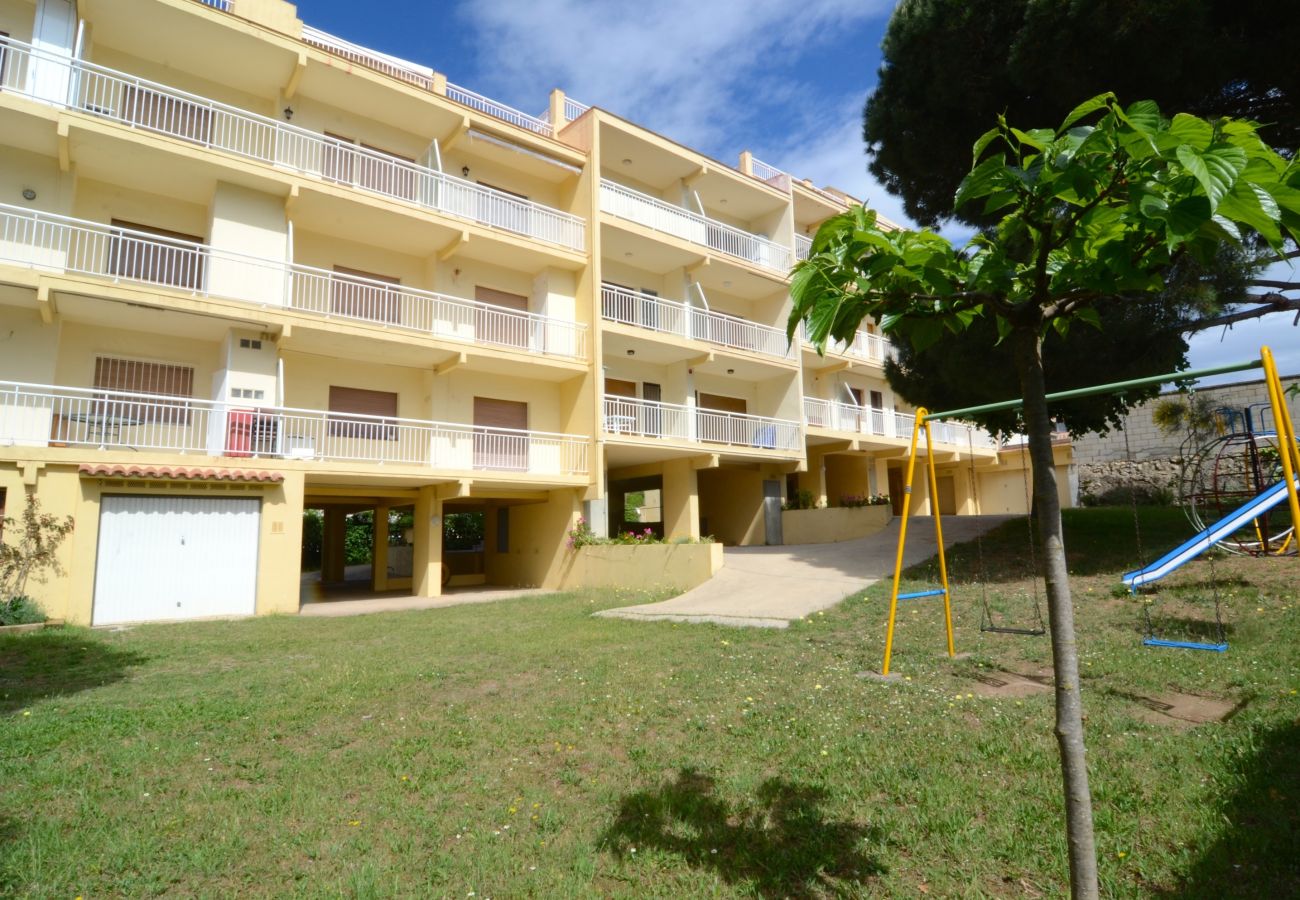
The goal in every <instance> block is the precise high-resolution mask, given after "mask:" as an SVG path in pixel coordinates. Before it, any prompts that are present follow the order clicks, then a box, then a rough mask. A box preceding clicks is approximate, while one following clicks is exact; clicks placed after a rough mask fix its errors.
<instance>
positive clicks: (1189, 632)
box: [1142, 615, 1236, 641]
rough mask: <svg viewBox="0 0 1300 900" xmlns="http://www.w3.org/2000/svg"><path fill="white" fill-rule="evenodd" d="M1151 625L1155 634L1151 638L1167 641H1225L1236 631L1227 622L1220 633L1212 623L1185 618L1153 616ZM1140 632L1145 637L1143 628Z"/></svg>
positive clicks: (1217, 627)
mask: <svg viewBox="0 0 1300 900" xmlns="http://www.w3.org/2000/svg"><path fill="white" fill-rule="evenodd" d="M1151 624H1152V626H1153V628H1154V630H1155V634H1153V635H1151V636H1152V637H1158V638H1164V639H1165V640H1167V641H1169V640H1172V641H1218V640H1225V641H1226V640H1227V639H1228V638H1230V637H1232V635H1233V632H1235V631H1236V629H1235V628H1233V626H1232V624H1231V623H1228V622H1224V623H1223V630H1222V632H1220V630H1219V626H1218V625H1217V624H1216V623H1215V622H1213V621H1207V620H1206V619H1190V618H1187V617H1185V616H1155V615H1153V616H1152V617H1151ZM1142 631H1143V632H1144V636H1145V631H1146V628H1145V626H1143V628H1142Z"/></svg>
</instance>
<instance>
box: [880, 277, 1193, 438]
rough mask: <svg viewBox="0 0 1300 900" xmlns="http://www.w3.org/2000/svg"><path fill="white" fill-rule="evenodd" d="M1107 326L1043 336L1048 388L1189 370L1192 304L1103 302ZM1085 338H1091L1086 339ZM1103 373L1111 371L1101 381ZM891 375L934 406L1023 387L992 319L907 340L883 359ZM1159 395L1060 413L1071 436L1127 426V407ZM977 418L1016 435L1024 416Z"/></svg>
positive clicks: (1136, 393)
mask: <svg viewBox="0 0 1300 900" xmlns="http://www.w3.org/2000/svg"><path fill="white" fill-rule="evenodd" d="M1097 314H1098V317H1099V319H1100V321H1101V326H1102V331H1100V332H1099V331H1097V330H1096V329H1091V328H1089V329H1078V330H1075V331H1072V332H1070V333H1069V334H1068V335H1067V336H1066V337H1062V336H1061V335H1060V334H1058V333H1057V332H1055V331H1052V332H1049V333H1048V334H1046V335H1045V336H1044V338H1043V361H1044V363H1043V368H1044V374H1045V376H1046V377H1047V388H1048V391H1049V392H1050V393H1054V392H1056V391H1068V390H1073V389H1074V388H1081V387H1087V386H1088V385H1091V384H1096V383H1097V382H1098V381H1099V380H1104V381H1124V380H1127V379H1131V378H1142V377H1145V376H1148V375H1154V374H1157V373H1160V372H1172V371H1174V370H1176V369H1180V368H1184V367H1185V364H1186V358H1187V341H1186V340H1185V339H1184V337H1183V335H1182V333H1181V325H1182V324H1183V323H1185V322H1186V321H1187V318H1188V312H1187V310H1186V308H1185V307H1184V306H1183V305H1181V304H1177V303H1169V302H1161V301H1160V300H1156V299H1153V300H1139V301H1124V300H1120V301H1118V302H1109V303H1102V304H1099V306H1098V310H1097ZM1085 338H1086V339H1085ZM1099 372H1104V373H1105V376H1104V377H1103V378H1099V377H1098V374H1097V373H1099ZM885 378H886V379H887V380H888V381H889V385H890V387H892V388H893V389H894V390H895V391H896V392H897V393H898V394H899V395H900V396H902V397H904V398H905V399H907V400H908V402H910V403H912V404H914V405H916V406H925V407H927V408H929V409H960V408H965V407H970V406H978V405H980V404H982V403H987V402H988V400H989V398H990V397H1002V398H1007V397H1015V396H1018V394H1019V392H1020V384H1019V382H1018V381H1017V377H1016V366H1015V360H1014V358H1013V351H1012V346H1011V344H1010V343H1009V342H1006V341H1000V340H999V335H998V331H997V327H996V326H995V324H994V323H993V321H992V320H991V319H988V318H977V319H975V320H973V321H972V322H971V323H970V326H969V327H967V328H966V329H965V330H964V331H963V332H961V334H951V333H950V334H947V335H946V336H945V337H944V338H941V339H940V340H939V341H937V342H935V343H934V344H931V345H930V346H928V347H926V348H925V349H923V350H918V349H916V348H915V347H913V346H912V345H911V344H908V343H906V342H904V343H900V344H898V345H897V346H896V348H895V353H894V358H893V359H890V360H887V361H886V362H885ZM1159 393H1160V387H1159V386H1158V385H1153V386H1151V387H1147V388H1137V389H1134V390H1131V391H1128V392H1127V393H1125V394H1124V395H1123V396H1121V395H1118V394H1102V395H1097V396H1093V397H1082V398H1079V399H1076V400H1070V401H1067V402H1064V403H1060V404H1057V405H1056V406H1055V407H1053V410H1052V411H1053V414H1054V417H1055V418H1056V419H1057V420H1058V421H1062V420H1063V421H1064V422H1065V423H1066V426H1067V427H1068V429H1069V430H1070V432H1071V433H1072V434H1074V435H1075V436H1080V435H1083V434H1087V433H1090V432H1098V433H1103V434H1104V433H1105V432H1106V431H1107V430H1109V429H1110V428H1113V427H1122V423H1123V419H1124V415H1125V413H1126V412H1127V411H1128V409H1129V408H1130V407H1132V406H1134V405H1136V404H1139V403H1141V402H1143V401H1145V400H1149V399H1151V398H1152V397H1155V396H1156V395H1157V394H1159ZM970 418H971V421H974V422H975V423H976V424H978V425H979V426H981V427H982V428H984V429H986V430H988V431H990V432H992V433H994V434H1000V435H1004V436H1005V435H1009V434H1014V433H1018V432H1019V430H1020V413H1019V412H1018V411H1017V410H1014V409H1003V410H995V411H993V412H987V413H983V414H979V415H974V416H971V417H970Z"/></svg>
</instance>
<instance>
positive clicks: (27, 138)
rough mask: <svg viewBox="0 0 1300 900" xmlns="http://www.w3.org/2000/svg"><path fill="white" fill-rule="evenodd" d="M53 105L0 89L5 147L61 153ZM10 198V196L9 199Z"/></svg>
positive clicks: (51, 154) (51, 153) (0, 113)
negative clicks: (59, 151)
mask: <svg viewBox="0 0 1300 900" xmlns="http://www.w3.org/2000/svg"><path fill="white" fill-rule="evenodd" d="M57 121H58V113H57V112H56V111H55V109H54V107H52V106H46V105H45V104H43V103H37V102H36V101H34V100H28V99H26V98H25V97H19V96H18V95H16V94H6V93H5V92H4V91H0V134H2V135H4V143H5V146H6V147H12V148H15V149H18V150H26V151H27V152H29V153H39V154H40V155H41V156H55V155H56V154H57V153H58V133H57V132H56V130H55V128H56V123H57ZM6 199H9V198H6Z"/></svg>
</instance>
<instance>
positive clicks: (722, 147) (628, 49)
mask: <svg viewBox="0 0 1300 900" xmlns="http://www.w3.org/2000/svg"><path fill="white" fill-rule="evenodd" d="M892 7H893V0H805V2H803V3H801V4H800V5H799V6H798V7H797V8H794V7H792V5H791V4H790V3H789V2H788V0H748V2H745V3H739V2H734V0H728V2H718V0H714V2H704V3H701V2H698V0H657V2H653V3H640V4H636V5H633V4H629V3H626V2H614V0H497V2H492V3H486V2H476V0H467V2H465V3H464V4H463V6H462V8H461V13H460V15H461V17H462V18H463V19H464V20H465V21H466V22H467V23H468V25H469V26H470V27H471V28H472V29H473V31H474V32H475V50H476V57H477V61H478V64H479V66H480V68H479V71H478V73H477V79H478V81H479V83H480V84H482V85H483V87H484V88H486V89H489V90H493V91H496V92H498V93H499V94H501V95H502V96H503V98H505V99H507V100H509V101H511V102H514V103H516V104H519V105H521V106H524V107H525V108H527V109H530V110H531V108H532V107H534V106H539V105H541V104H544V100H543V99H542V98H543V97H544V95H545V93H546V91H548V90H549V88H550V87H552V86H556V85H558V86H560V87H563V88H564V90H565V91H566V92H567V93H568V94H570V95H571V96H573V97H574V98H575V99H577V100H580V101H582V102H584V103H591V104H595V105H599V106H602V107H604V108H606V109H609V110H611V111H612V112H615V113H617V114H619V115H621V116H624V117H625V118H628V119H631V120H632V121H635V122H638V123H640V124H644V125H646V126H647V127H650V128H653V129H654V130H656V131H659V132H661V133H663V134H665V135H667V136H669V137H671V138H673V139H674V140H677V141H680V142H682V143H684V144H687V145H689V146H692V147H696V148H698V149H700V150H702V151H704V152H706V153H710V154H712V155H722V154H723V153H725V154H726V155H727V157H728V158H730V157H733V156H734V155H735V154H736V153H738V152H739V151H740V150H741V149H743V147H742V146H739V145H738V144H739V143H740V142H739V141H737V140H736V139H735V137H734V136H735V135H736V134H737V133H738V132H747V131H750V130H752V127H753V125H754V123H755V120H756V119H758V118H760V117H761V116H762V115H763V114H765V113H767V112H769V111H770V110H771V109H772V108H773V105H774V103H780V102H781V101H784V102H785V103H786V104H788V105H797V104H798V103H800V102H801V101H804V102H807V101H811V102H817V101H819V100H820V99H821V98H819V97H817V96H816V95H815V94H814V95H809V96H807V97H805V98H800V97H797V96H793V95H792V93H791V90H792V86H791V85H790V84H789V83H788V74H787V72H786V71H785V68H786V66H787V65H788V64H789V63H791V62H792V61H793V60H795V59H797V58H798V57H799V56H800V55H802V54H804V53H807V52H809V51H810V50H812V49H815V47H816V46H817V44H818V42H819V40H820V39H823V38H829V37H831V36H833V35H836V34H838V33H842V30H843V29H845V28H849V27H851V26H853V25H854V24H856V23H859V22H861V21H864V20H866V19H870V18H878V17H883V16H885V15H886V14H888V12H889V11H890V9H891V8H892ZM762 130H764V131H766V130H769V129H762ZM851 137H852V136H851ZM852 144H853V145H854V146H860V144H861V140H860V138H856V137H854V138H853V140H852Z"/></svg>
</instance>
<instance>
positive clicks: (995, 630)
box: [980, 625, 1047, 637]
mask: <svg viewBox="0 0 1300 900" xmlns="http://www.w3.org/2000/svg"><path fill="white" fill-rule="evenodd" d="M980 631H983V632H986V633H988V634H1023V635H1028V636H1029V637H1042V636H1043V635H1045V634H1047V629H1046V628H1012V627H1011V626H1009V625H982V626H980Z"/></svg>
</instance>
